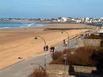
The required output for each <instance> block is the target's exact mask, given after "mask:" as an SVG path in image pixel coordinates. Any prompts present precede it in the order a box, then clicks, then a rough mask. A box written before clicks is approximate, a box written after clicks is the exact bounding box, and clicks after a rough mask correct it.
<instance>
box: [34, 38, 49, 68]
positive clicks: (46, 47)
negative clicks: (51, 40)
mask: <svg viewBox="0 0 103 77" xmlns="http://www.w3.org/2000/svg"><path fill="white" fill-rule="evenodd" d="M38 38H40V39H42V40H43V42H44V48H43V49H44V51H48V45H47V43H46V40H45V39H44V38H43V37H41V36H36V37H35V38H34V39H36V40H37V39H38ZM44 67H45V70H46V53H45V58H44Z"/></svg>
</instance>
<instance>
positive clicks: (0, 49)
mask: <svg viewBox="0 0 103 77" xmlns="http://www.w3.org/2000/svg"><path fill="white" fill-rule="evenodd" d="M50 27H56V28H58V27H59V28H62V27H65V28H67V27H70V28H74V27H83V25H81V24H78V25H77V24H64V25H63V24H48V25H47V26H43V27H37V28H26V29H25V28H23V29H5V30H0V62H1V63H0V69H2V68H4V67H7V66H9V65H12V64H14V63H16V62H18V61H20V60H19V59H18V57H23V59H28V58H29V57H33V56H36V55H39V54H42V53H43V49H42V48H43V46H44V43H43V41H42V40H41V39H38V40H34V37H35V36H38V35H39V36H42V37H43V38H44V39H45V40H46V42H47V44H48V45H49V46H53V45H56V44H57V43H59V42H61V41H62V40H63V39H65V38H67V35H66V34H64V35H62V34H61V33H60V32H61V31H59V30H56V31H52V30H47V31H45V30H44V29H45V28H50ZM86 30H87V29H83V30H65V31H67V32H68V33H69V36H70V37H71V36H72V35H75V34H79V33H81V32H84V31H86Z"/></svg>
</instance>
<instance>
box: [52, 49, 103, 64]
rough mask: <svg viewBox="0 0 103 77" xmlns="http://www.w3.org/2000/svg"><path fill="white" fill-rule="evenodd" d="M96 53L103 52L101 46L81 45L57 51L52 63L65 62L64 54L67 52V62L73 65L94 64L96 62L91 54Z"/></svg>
mask: <svg viewBox="0 0 103 77" xmlns="http://www.w3.org/2000/svg"><path fill="white" fill-rule="evenodd" d="M93 52H95V53H103V48H101V47H80V48H77V49H72V50H70V49H66V50H64V51H62V52H55V53H54V54H53V56H52V58H53V61H52V62H51V64H64V59H63V54H64V53H66V54H67V63H68V64H72V65H84V66H85V65H88V66H94V65H95V64H96V62H95V61H94V60H92V58H91V56H92V54H93Z"/></svg>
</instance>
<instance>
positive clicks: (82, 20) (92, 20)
mask: <svg viewBox="0 0 103 77" xmlns="http://www.w3.org/2000/svg"><path fill="white" fill-rule="evenodd" d="M34 21H36V22H45V23H73V24H79V23H81V24H88V25H94V26H102V25H103V18H102V17H101V18H89V17H86V18H72V17H57V18H51V19H48V18H0V22H34Z"/></svg>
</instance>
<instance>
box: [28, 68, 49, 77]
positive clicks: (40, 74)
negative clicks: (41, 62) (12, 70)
mask: <svg viewBox="0 0 103 77" xmlns="http://www.w3.org/2000/svg"><path fill="white" fill-rule="evenodd" d="M29 77H48V74H47V72H46V70H45V69H44V68H43V67H40V68H39V69H35V70H34V71H33V73H32V74H31V75H30V76H29Z"/></svg>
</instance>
